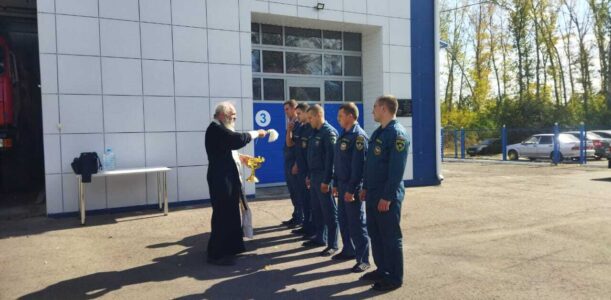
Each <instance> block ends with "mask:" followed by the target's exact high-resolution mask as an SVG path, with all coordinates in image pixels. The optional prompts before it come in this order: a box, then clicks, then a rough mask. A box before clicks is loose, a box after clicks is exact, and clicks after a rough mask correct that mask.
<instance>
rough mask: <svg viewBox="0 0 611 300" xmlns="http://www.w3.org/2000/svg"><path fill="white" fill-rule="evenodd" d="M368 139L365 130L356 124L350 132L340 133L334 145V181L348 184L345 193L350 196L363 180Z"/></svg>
mask: <svg viewBox="0 0 611 300" xmlns="http://www.w3.org/2000/svg"><path fill="white" fill-rule="evenodd" d="M368 139H369V138H368V137H367V133H365V130H363V128H361V126H359V124H358V123H356V124H354V126H352V128H351V129H350V130H348V131H346V130H344V131H342V134H341V135H340V136H339V139H338V140H337V144H336V145H335V157H334V166H335V174H334V179H335V180H336V181H338V182H342V183H346V184H348V186H347V188H346V189H347V190H346V191H347V192H348V193H350V194H354V193H355V191H356V190H357V189H359V188H360V186H361V182H362V180H363V167H364V164H365V155H366V154H367V148H368V145H367V143H368Z"/></svg>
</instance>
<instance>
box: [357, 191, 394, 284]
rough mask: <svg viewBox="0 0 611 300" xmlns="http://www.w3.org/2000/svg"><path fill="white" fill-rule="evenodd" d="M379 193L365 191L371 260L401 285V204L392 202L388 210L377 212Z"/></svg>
mask: <svg viewBox="0 0 611 300" xmlns="http://www.w3.org/2000/svg"><path fill="white" fill-rule="evenodd" d="M381 196H382V192H381V191H377V192H376V191H375V190H371V189H370V190H367V199H366V202H367V203H366V206H367V230H368V233H369V238H370V239H371V252H372V254H373V260H374V262H375V264H376V266H377V268H378V271H380V272H381V273H382V274H385V276H386V277H387V278H388V279H389V280H391V281H392V282H395V283H403V235H402V234H401V227H400V221H401V202H400V201H392V203H391V205H390V210H389V211H387V212H383V213H381V212H379V211H378V202H379V200H380V198H381Z"/></svg>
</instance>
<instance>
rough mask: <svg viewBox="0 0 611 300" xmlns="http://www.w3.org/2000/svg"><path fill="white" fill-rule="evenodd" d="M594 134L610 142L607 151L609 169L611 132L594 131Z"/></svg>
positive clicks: (610, 163) (610, 161) (610, 164)
mask: <svg viewBox="0 0 611 300" xmlns="http://www.w3.org/2000/svg"><path fill="white" fill-rule="evenodd" d="M592 132H593V133H596V134H598V135H600V136H601V137H603V138H605V139H607V141H609V144H610V145H609V149H608V151H607V159H608V160H609V168H611V130H592Z"/></svg>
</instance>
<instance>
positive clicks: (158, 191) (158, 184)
mask: <svg viewBox="0 0 611 300" xmlns="http://www.w3.org/2000/svg"><path fill="white" fill-rule="evenodd" d="M156 175H157V205H159V209H160V210H161V209H162V208H163V207H162V206H161V174H160V173H159V172H157V173H156Z"/></svg>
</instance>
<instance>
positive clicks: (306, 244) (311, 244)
mask: <svg viewBox="0 0 611 300" xmlns="http://www.w3.org/2000/svg"><path fill="white" fill-rule="evenodd" d="M301 245H302V246H304V247H308V248H317V247H322V246H324V245H325V244H322V243H318V242H315V241H311V240H310V241H307V242H303V244H301Z"/></svg>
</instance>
